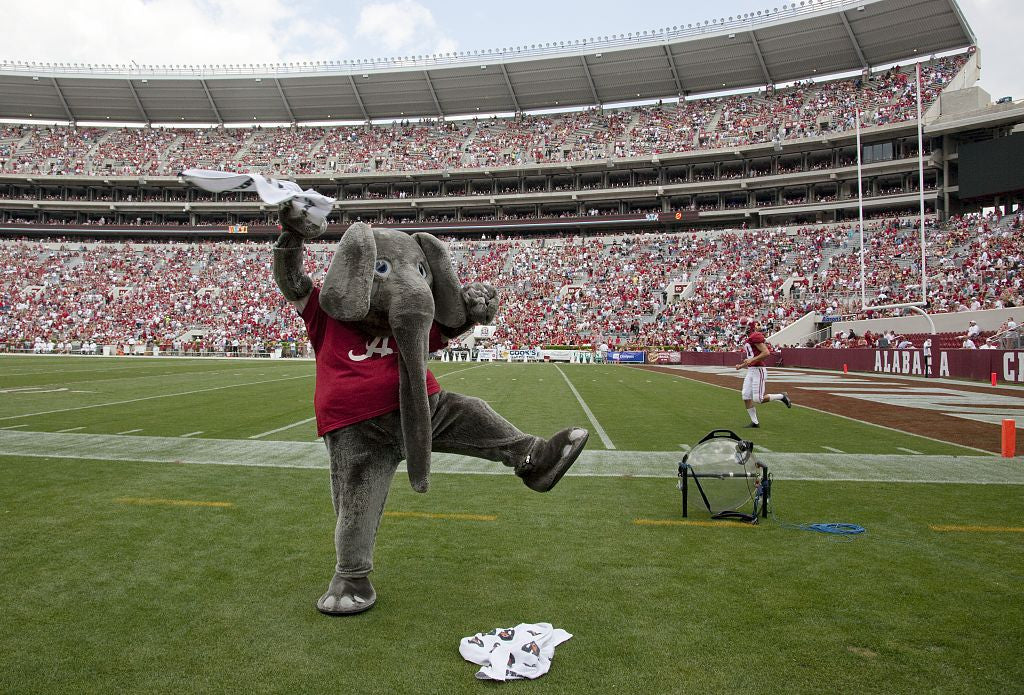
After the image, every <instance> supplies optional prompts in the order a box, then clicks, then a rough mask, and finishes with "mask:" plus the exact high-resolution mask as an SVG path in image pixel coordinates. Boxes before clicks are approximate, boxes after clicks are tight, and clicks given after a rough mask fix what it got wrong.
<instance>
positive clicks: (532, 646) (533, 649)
mask: <svg viewBox="0 0 1024 695" xmlns="http://www.w3.org/2000/svg"><path fill="white" fill-rule="evenodd" d="M522 650H523V651H524V652H529V653H530V654H533V655H534V656H540V647H538V646H537V643H536V642H527V643H526V644H524V645H523V646H522Z"/></svg>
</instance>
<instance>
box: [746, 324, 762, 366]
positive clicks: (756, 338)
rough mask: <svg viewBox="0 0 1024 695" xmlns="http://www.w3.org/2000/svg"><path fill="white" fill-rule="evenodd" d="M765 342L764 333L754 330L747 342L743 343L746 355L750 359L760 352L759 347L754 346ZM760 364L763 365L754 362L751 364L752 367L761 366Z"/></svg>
mask: <svg viewBox="0 0 1024 695" xmlns="http://www.w3.org/2000/svg"><path fill="white" fill-rule="evenodd" d="M764 342H765V339H764V333H762V332H761V331H754V332H753V333H751V334H750V335H749V336H747V341H746V342H745V343H743V351H744V352H745V353H746V356H747V359H748V360H749V359H751V358H753V357H754V356H755V355H758V354H760V353H759V352H758V350H757V348H755V347H754V346H755V345H757V344H758V343H764ZM760 366H761V365H760V364H752V365H750V367H752V368H754V367H760Z"/></svg>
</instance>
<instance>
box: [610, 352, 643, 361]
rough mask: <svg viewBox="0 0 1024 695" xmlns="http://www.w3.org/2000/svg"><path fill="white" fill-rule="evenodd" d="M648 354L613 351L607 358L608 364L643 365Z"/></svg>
mask: <svg viewBox="0 0 1024 695" xmlns="http://www.w3.org/2000/svg"><path fill="white" fill-rule="evenodd" d="M646 355H647V353H646V352H639V351H635V350H629V351H623V352H616V351H611V352H609V353H608V354H607V357H606V358H605V361H606V362H612V363H613V364H643V363H644V361H645V359H644V358H645V357H646Z"/></svg>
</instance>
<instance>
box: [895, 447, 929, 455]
mask: <svg viewBox="0 0 1024 695" xmlns="http://www.w3.org/2000/svg"><path fill="white" fill-rule="evenodd" d="M896 448H897V449H898V450H899V451H905V452H907V453H908V454H918V455H920V456H923V455H924V454H922V453H921V452H920V451H914V450H913V449H907V448H905V447H902V446H898V447H896Z"/></svg>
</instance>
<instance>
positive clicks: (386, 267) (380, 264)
mask: <svg viewBox="0 0 1024 695" xmlns="http://www.w3.org/2000/svg"><path fill="white" fill-rule="evenodd" d="M373 269H374V271H375V272H376V273H377V275H379V276H381V277H382V278H383V277H387V276H388V273H390V272H391V264H390V263H388V262H387V261H385V260H384V259H383V258H379V259H377V264H376V265H375V266H374V268H373Z"/></svg>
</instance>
